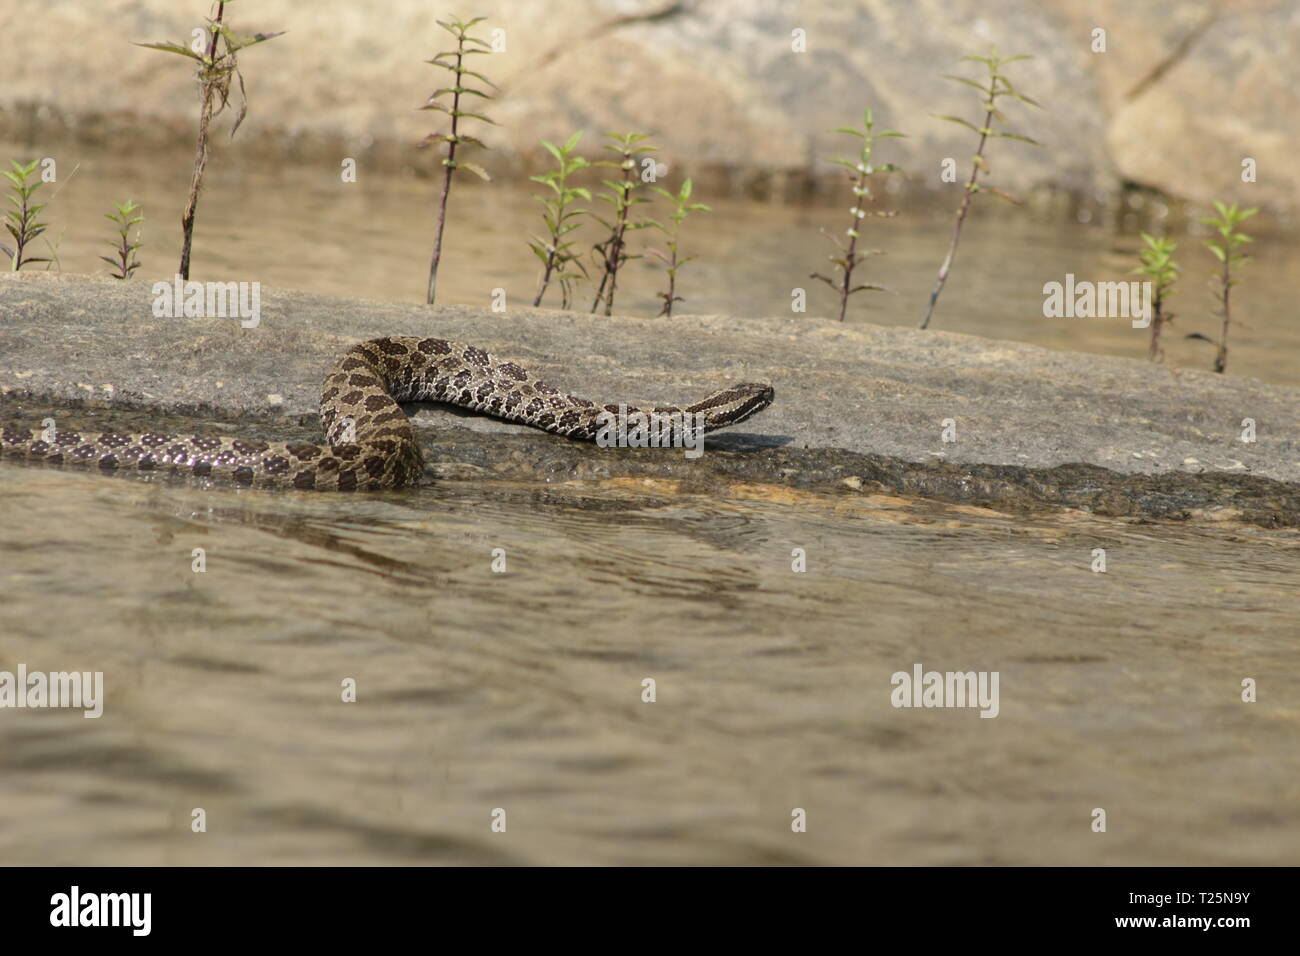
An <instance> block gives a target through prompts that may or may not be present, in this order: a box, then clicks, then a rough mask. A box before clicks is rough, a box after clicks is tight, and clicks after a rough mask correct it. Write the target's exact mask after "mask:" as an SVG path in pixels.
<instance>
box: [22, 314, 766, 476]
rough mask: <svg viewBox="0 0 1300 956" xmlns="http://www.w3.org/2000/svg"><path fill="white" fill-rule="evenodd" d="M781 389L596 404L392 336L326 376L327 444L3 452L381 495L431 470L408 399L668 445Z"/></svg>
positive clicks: (172, 443)
mask: <svg viewBox="0 0 1300 956" xmlns="http://www.w3.org/2000/svg"><path fill="white" fill-rule="evenodd" d="M774 395H775V392H774V390H773V388H772V386H771V385H767V384H763V383H755V382H745V383H741V384H738V385H732V386H729V387H726V388H721V389H718V390H717V391H714V392H712V393H710V394H709V395H708V396H707V397H705V398H703V399H702V400H700V401H698V402H696V403H694V404H692V405H686V406H678V405H660V406H656V407H654V408H652V409H648V410H643V409H640V408H638V407H637V406H635V405H629V404H627V403H610V404H597V403H596V402H593V401H590V400H589V399H585V398H580V397H578V396H576V395H570V394H567V393H565V392H563V391H561V390H560V389H558V388H555V387H554V386H551V385H548V384H547V383H546V382H544V381H542V380H540V379H539V378H537V377H536V376H535V375H533V374H532V373H530V372H529V371H528V370H527V369H525V368H524V367H523V366H521V365H518V364H517V363H515V362H511V361H498V360H497V359H495V358H493V356H492V355H491V354H489V353H488V352H487V351H486V350H484V349H481V348H478V347H476V346H473V345H466V344H463V343H460V342H453V341H449V340H447V339H441V338H416V337H410V336H392V337H387V338H378V339H371V340H369V341H367V342H361V343H358V344H356V345H354V346H352V347H351V348H350V349H348V351H347V352H346V353H344V355H343V356H342V357H341V358H340V359H339V360H338V361H337V363H335V365H334V366H333V367H332V368H331V369H330V371H329V373H328V374H327V375H326V376H325V381H324V384H323V385H322V386H321V396H320V423H321V427H322V429H323V430H324V432H325V437H326V443H325V444H323V445H317V444H310V443H303V442H269V441H258V440H254V439H248V438H233V437H216V436H212V435H185V434H164V433H161V432H145V433H131V434H127V433H121V432H96V433H82V432H77V431H73V430H70V429H44V430H32V429H29V428H18V427H10V426H4V427H3V428H0V457H9V458H21V459H29V460H36V461H41V462H44V463H46V464H51V465H82V466H87V467H97V468H99V469H100V470H101V471H105V472H117V471H136V472H159V473H170V474H183V475H193V476H197V477H200V478H209V477H214V478H223V479H229V480H231V481H234V482H235V483H237V484H242V485H246V486H253V487H284V488H299V489H304V490H314V491H373V490H380V489H389V488H402V487H405V486H408V485H411V484H413V483H415V482H416V481H417V480H418V479H419V478H420V476H421V475H422V474H423V471H424V459H423V456H422V454H421V452H420V446H419V443H418V442H417V440H416V437H415V429H414V427H413V426H412V424H411V421H410V419H409V418H408V417H407V415H406V412H405V411H403V410H402V408H401V406H400V403H402V402H416V401H429V402H441V403H444V404H449V405H456V406H459V407H461V408H467V409H470V410H472V411H476V412H481V413H483V414H485V415H488V416H491V417H493V418H498V419H502V420H504V421H509V422H516V423H519V424H522V425H531V426H533V427H535V428H539V429H542V430H543V431H547V432H550V433H552V434H556V435H562V436H565V437H567V438H573V439H579V440H584V441H597V440H598V439H599V438H600V436H601V430H602V428H605V427H607V425H608V423H609V422H610V421H611V416H615V415H623V416H628V417H629V418H630V417H631V416H633V415H635V414H638V413H639V414H641V415H646V416H647V417H649V416H654V417H656V418H657V419H658V421H659V422H662V423H664V425H663V428H664V431H663V432H662V435H661V439H662V440H661V441H660V444H681V443H683V441H686V443H687V444H689V441H690V440H693V439H691V436H690V435H682V434H681V429H682V428H684V427H685V428H691V427H694V426H695V425H702V430H703V431H704V432H710V431H713V430H715V429H718V428H724V427H726V426H728V425H735V424H736V423H738V422H742V421H744V420H745V419H747V418H749V417H750V416H751V415H753V414H755V413H757V412H760V411H762V410H763V409H765V408H767V407H768V406H769V405H771V403H772V400H773V398H774ZM687 416H691V417H690V418H689V419H688V418H687ZM625 420H626V419H625ZM671 429H678V431H677V432H676V433H674V432H672V431H671ZM606 435H608V431H607V432H606Z"/></svg>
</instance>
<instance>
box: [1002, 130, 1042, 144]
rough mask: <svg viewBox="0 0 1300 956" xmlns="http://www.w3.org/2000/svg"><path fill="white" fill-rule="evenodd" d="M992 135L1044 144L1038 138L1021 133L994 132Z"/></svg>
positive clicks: (1022, 141)
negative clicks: (1031, 137)
mask: <svg viewBox="0 0 1300 956" xmlns="http://www.w3.org/2000/svg"><path fill="white" fill-rule="evenodd" d="M991 135H993V136H997V137H1000V138H1002V139H1014V140H1016V141H1017V142H1021V143H1028V144H1029V145H1030V146H1042V145H1043V144H1042V143H1040V142H1038V140H1036V139H1030V138H1029V137H1028V136H1021V135H1020V134H1019V133H1001V132H998V133H992V134H991Z"/></svg>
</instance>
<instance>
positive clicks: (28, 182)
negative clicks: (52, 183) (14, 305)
mask: <svg viewBox="0 0 1300 956" xmlns="http://www.w3.org/2000/svg"><path fill="white" fill-rule="evenodd" d="M39 164H40V160H39V159H33V160H32V161H31V162H30V163H28V164H27V165H25V166H24V165H23V164H22V163H19V162H17V161H15V160H12V159H11V160H10V161H9V166H10V168H9V169H6V170H0V172H3V173H4V176H5V178H6V179H8V180H9V183H10V187H9V188H10V192H9V201H10V202H11V203H13V205H14V206H15V207H16V208H15V209H10V210H6V211H5V214H4V226H5V230H6V231H7V232H8V233H9V235H11V236H13V239H14V245H13V246H12V247H10V246H7V245H4V244H3V243H0V250H3V251H4V254H5V255H6V256H8V257H9V268H10V271H12V272H17V271H18V270H19V269H21V268H22V267H23V266H25V265H27V264H28V263H29V262H49V261H51V260H50V257H49V256H33V255H29V254H28V249H27V247H28V246H30V245H31V243H32V240H34V239H35V238H36V237H37V236H39V235H40V234H41V233H43V232H44V231H45V230H46V224H45V223H43V222H40V221H38V220H37V218H36V217H37V216H39V215H40V214H41V210H42V209H44V208H45V206H46V204H45V203H33V202H32V196H33V194H34V193H35V192H36V190H37V189H39V188H40V187H41V180H40V178H39V177H37V178H33V175H34V174H35V172H36V167H37V166H38V165H39Z"/></svg>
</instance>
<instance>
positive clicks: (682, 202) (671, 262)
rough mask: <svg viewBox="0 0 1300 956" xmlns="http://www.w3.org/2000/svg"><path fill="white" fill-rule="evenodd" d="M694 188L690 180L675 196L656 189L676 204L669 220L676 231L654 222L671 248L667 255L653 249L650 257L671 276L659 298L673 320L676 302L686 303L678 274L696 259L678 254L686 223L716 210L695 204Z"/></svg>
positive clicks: (655, 189)
mask: <svg viewBox="0 0 1300 956" xmlns="http://www.w3.org/2000/svg"><path fill="white" fill-rule="evenodd" d="M692 188H693V187H692V185H691V181H690V180H689V179H687V180H686V181H685V182H684V183H682V185H681V188H680V189H678V190H677V192H676V193H675V194H674V193H670V192H669V191H668V190H666V189H664V188H662V187H660V186H655V187H654V191H655V192H657V193H658V194H659V195H661V196H663V197H664V198H665V199H667V200H668V201H669V202H670V203H672V204H673V213H672V215H671V216H669V217H668V218H669V221H670V222H671V223H672V228H669V227H667V226H664V225H663V224H661V223H658V222H655V221H654V220H650V225H651V227H652V228H654V229H658V230H659V231H660V232H662V233H663V234H664V237H665V238H664V244H665V245H666V246H667V247H668V251H667V252H663V251H661V250H659V249H651V250H650V255H652V256H654V257H655V258H656V259H658V260H659V261H660V262H662V263H663V264H664V267H665V268H664V273H665V274H666V275H667V276H668V289H667V291H665V292H660V293H658V295H659V298H661V299H663V300H664V307H663V308H662V309H661V310H660V311H659V314H660V315H662V316H664V317H665V318H669V319H671V318H672V317H673V303H674V302H685V301H686V300H685V299H683V298H682V297H681V296H680V295H678V294H677V272H678V270H679V269H681V267H682V266H684V265H686V263H688V262H690V261H691V260H692V259H694V258H695V257H694V256H687V257H686V258H685V259H683V258H681V257H680V255H679V253H678V244H679V241H680V237H681V228H682V223H683V222H685V221H686V217H687V216H688V215H690V214H691V213H693V212H712V211H713V210H712V209H711V208H710V207H709V206H706V205H705V204H704V203H702V202H691V190H692Z"/></svg>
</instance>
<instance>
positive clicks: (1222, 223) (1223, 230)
mask: <svg viewBox="0 0 1300 956" xmlns="http://www.w3.org/2000/svg"><path fill="white" fill-rule="evenodd" d="M1214 208H1215V209H1217V210H1218V211H1219V215H1218V216H1217V217H1215V216H1210V217H1207V218H1204V219H1202V220H1201V222H1202V223H1204V224H1205V225H1207V226H1213V227H1214V229H1215V231H1216V232H1218V234H1219V237H1218V239H1208V240H1206V242H1205V247H1206V248H1207V249H1209V250H1210V252H1212V253H1213V254H1214V258H1216V259H1218V260H1219V273H1218V275H1216V276H1213V277H1211V279H1210V282H1211V287H1212V288H1213V290H1214V297H1215V299H1217V300H1218V302H1219V311H1218V313H1217V315H1218V316H1219V318H1221V319H1222V320H1223V325H1222V327H1221V328H1220V331H1219V342H1218V346H1219V348H1218V352H1217V353H1216V354H1215V356H1214V370H1215V371H1216V372H1219V373H1222V372H1225V371H1227V369H1228V328H1229V327H1230V326H1231V325H1232V307H1231V303H1230V301H1229V296H1230V293H1231V292H1232V287H1233V286H1234V285H1236V284H1237V283H1238V282H1239V281H1240V280H1238V279H1234V278H1233V277H1232V267H1233V266H1234V265H1236V264H1237V263H1242V264H1244V263H1245V261H1246V260H1247V259H1249V258H1250V256H1248V255H1246V253H1244V252H1238V251H1237V250H1238V249H1239V248H1241V247H1242V246H1244V245H1245V244H1246V243H1248V242H1254V241H1255V240H1254V239H1253V238H1252V237H1250V236H1248V235H1246V234H1245V233H1242V232H1238V231H1237V226H1238V225H1240V224H1241V223H1242V222H1244V221H1246V220H1247V219H1249V218H1250V217H1251V216H1253V215H1255V213H1257V212H1259V210H1258V209H1255V208H1251V209H1238V208H1237V204H1236V203H1233V204H1232V205H1231V206H1225V205H1224V204H1223V203H1221V202H1215V204H1214ZM1188 338H1197V339H1205V340H1206V341H1212V340H1211V339H1210V338H1209V336H1206V335H1201V334H1199V333H1193V334H1192V335H1189V336H1188Z"/></svg>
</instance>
